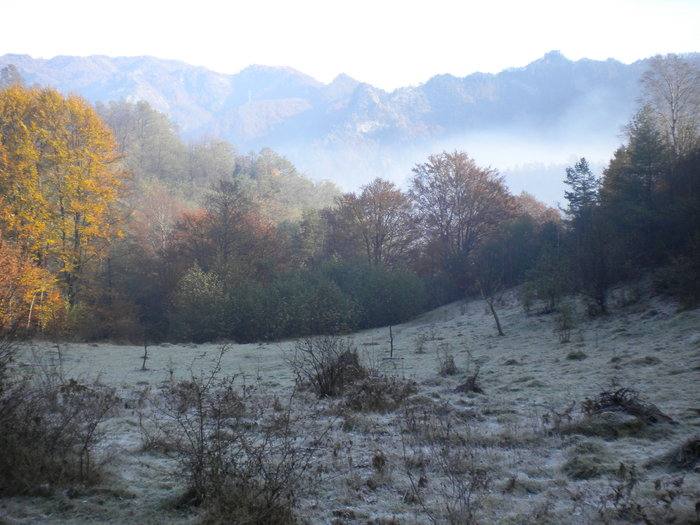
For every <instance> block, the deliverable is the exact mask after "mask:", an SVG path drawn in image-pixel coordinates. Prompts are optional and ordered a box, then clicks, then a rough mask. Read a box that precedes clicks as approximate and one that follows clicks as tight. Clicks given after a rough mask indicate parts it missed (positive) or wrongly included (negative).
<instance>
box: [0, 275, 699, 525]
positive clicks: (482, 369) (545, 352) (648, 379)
mask: <svg viewBox="0 0 700 525" xmlns="http://www.w3.org/2000/svg"><path fill="white" fill-rule="evenodd" d="M610 302H611V309H610V310H611V311H610V313H609V314H608V315H606V316H602V317H597V318H589V317H587V316H586V315H585V314H584V307H583V305H582V304H580V302H572V305H573V311H574V314H573V318H572V319H573V328H572V329H571V332H570V334H568V335H569V337H568V339H569V341H568V342H564V343H562V342H561V341H560V339H561V338H560V336H561V335H562V333H561V331H557V330H556V326H557V318H556V314H546V315H545V314H529V315H526V314H525V313H524V312H523V310H522V307H521V306H520V304H519V302H518V300H517V296H516V292H515V291H512V292H509V293H506V294H505V295H504V296H503V298H502V299H501V300H500V301H499V302H498V304H497V310H498V312H499V315H500V318H501V322H502V325H503V329H504V332H505V336H503V337H499V336H498V335H497V333H496V328H495V325H494V322H493V318H492V317H491V315H490V313H489V312H488V310H487V308H486V305H485V304H484V302H483V301H467V302H460V303H454V304H451V305H447V306H445V307H442V308H439V309H437V310H435V311H432V312H429V313H427V314H425V315H423V316H421V317H419V318H417V319H415V320H413V321H411V322H409V323H406V324H403V325H401V326H395V327H393V337H394V352H393V359H389V330H388V329H375V330H368V331H364V332H360V333H356V334H352V335H350V336H348V340H350V341H352V343H353V344H354V345H355V347H356V348H357V349H358V352H359V355H360V359H361V361H362V362H363V364H365V366H368V367H369V368H371V369H372V371H373V374H374V376H375V377H377V378H383V380H389V381H391V380H395V381H396V382H397V384H400V385H403V386H404V387H405V389H404V391H403V394H402V397H401V399H400V400H397V401H396V402H395V403H394V402H392V400H384V401H383V402H380V403H378V404H376V406H374V405H373V406H367V405H364V404H363V403H362V402H357V398H351V397H349V396H348V395H345V396H339V397H337V398H326V399H320V400H319V399H317V397H316V396H315V395H313V394H312V393H311V392H309V391H296V390H295V388H294V385H295V380H294V379H295V376H294V372H293V370H292V368H291V367H290V365H289V360H290V356H291V354H292V353H293V350H294V346H295V342H294V341H288V342H281V343H270V344H248V345H235V344H231V345H227V347H226V350H225V352H224V353H223V355H222V356H221V361H220V366H221V372H220V373H219V376H236V378H235V379H234V380H233V384H234V385H236V388H240V391H241V392H245V394H244V395H245V398H246V403H247V405H246V406H247V407H248V415H247V416H246V417H247V418H248V420H249V421H251V425H252V426H253V427H254V428H261V426H263V425H264V423H263V420H264V418H265V417H266V416H265V414H267V413H268V412H266V410H267V407H274V408H270V410H272V411H274V412H276V413H278V414H284V415H285V417H286V419H285V421H286V423H285V424H284V425H282V428H283V430H284V432H285V436H286V437H288V438H290V441H289V442H290V443H293V445H292V446H294V447H297V449H298V450H302V451H303V452H304V453H303V467H304V474H303V476H301V475H300V476H298V477H295V481H296V483H297V486H298V490H297V491H296V492H295V506H296V509H297V515H298V516H299V518H300V519H301V520H305V521H307V522H309V523H319V524H320V523H332V524H335V525H340V524H343V523H347V524H351V523H363V524H364V523H375V524H390V523H409V524H410V523H435V522H436V523H512V524H524V523H532V524H535V523H537V524H543V523H643V522H644V521H645V520H647V521H646V522H647V523H671V522H674V523H698V520H699V519H700V516H698V510H697V506H696V505H698V503H700V463H698V459H699V458H698V457H696V456H694V455H693V454H696V455H697V454H698V450H700V445H698V440H699V439H700V438H699V436H700V388H698V385H699V384H700V381H699V380H700V309H693V310H687V311H682V312H680V311H678V310H677V307H676V305H675V304H673V303H672V302H670V301H668V300H665V299H663V298H661V297H658V296H654V295H652V294H651V293H650V291H649V290H648V289H647V288H646V287H645V285H644V284H639V285H637V286H634V287H625V288H621V289H619V290H616V291H615V292H614V293H613V294H612V297H611V301H610ZM565 335H566V334H565ZM220 349H221V345H213V344H212V345H169V344H163V345H159V346H152V347H149V349H148V360H147V361H146V366H147V370H142V356H143V353H144V349H143V347H137V346H116V345H109V344H102V343H101V344H72V343H71V344H61V345H60V346H58V347H57V346H56V345H55V344H49V343H35V344H33V345H27V346H26V347H24V348H23V350H22V355H21V356H20V359H19V364H20V365H21V366H24V367H32V366H46V363H51V362H53V363H54V365H60V367H61V369H62V373H63V374H64V376H65V377H75V378H78V379H79V381H81V382H94V381H98V382H100V383H101V384H106V385H111V386H113V387H115V388H116V389H117V392H118V395H119V397H120V399H121V401H120V403H119V406H118V408H117V409H115V410H114V411H113V413H111V414H110V415H109V417H108V418H107V419H106V420H105V421H104V423H103V424H102V427H101V430H102V431H103V433H104V439H103V440H102V442H101V444H100V446H99V449H98V450H97V451H96V456H97V459H99V460H101V461H104V463H105V464H104V472H105V474H104V476H103V478H102V479H101V481H99V482H98V483H97V484H96V485H95V486H92V487H75V488H72V489H70V490H65V491H61V492H59V493H54V494H53V495H52V496H50V497H38V496H37V497H11V498H4V499H0V523H7V524H15V523H17V524H19V523H66V524H68V523H71V524H74V523H139V524H147V523H153V524H156V523H199V522H200V520H201V519H202V516H201V513H200V511H198V510H197V508H196V507H191V506H190V507H187V506H178V505H176V502H177V501H181V500H182V494H183V492H184V491H185V483H184V482H185V476H184V475H183V474H182V473H181V472H180V470H179V469H180V467H181V463H178V460H177V455H176V454H174V453H173V451H172V450H169V447H168V446H167V443H164V441H167V440H165V438H164V435H166V434H167V431H166V432H165V434H164V433H163V432H162V430H163V428H164V426H163V424H162V419H163V417H164V414H165V412H166V411H165V410H164V409H163V404H162V403H159V401H158V400H159V399H160V398H161V396H162V393H163V391H164V389H166V387H167V385H172V384H174V383H178V382H180V381H187V380H189V379H192V377H193V376H194V377H200V378H201V377H203V378H206V377H209V375H208V374H209V371H210V370H211V369H212V367H213V366H215V363H216V362H217V356H219V354H220ZM59 358H60V359H59ZM42 363H43V364H42ZM452 364H454V367H452ZM470 379H471V382H470ZM464 385H467V386H466V387H464V388H459V387H460V386H464ZM475 386H478V387H479V388H474V387H475ZM465 390H466V391H465ZM475 390H482V392H477V391H475ZM603 393H607V397H606V395H601V394H603ZM356 394H357V392H356ZM616 394H617V396H618V397H617V398H614V396H615V395H616ZM381 395H383V394H377V396H381ZM611 399H613V401H614V399H617V400H618V401H619V400H620V399H622V400H623V401H630V402H633V403H637V405H636V406H637V407H640V406H641V407H642V408H643V409H647V412H645V413H644V414H640V413H636V414H635V413H634V411H633V410H626V408H629V407H628V406H626V405H625V404H624V403H619V404H618V405H615V406H611V405H610V404H608V405H607V406H606V405H605V402H606V401H610V400H611ZM586 400H588V402H587V403H586ZM613 404H614V403H613ZM256 406H259V407H260V411H259V414H258V412H256V409H255V408H254V407H256ZM251 407H253V408H251ZM654 407H655V408H656V409H658V410H659V411H660V412H661V413H662V415H665V416H668V418H670V419H672V420H673V421H672V422H670V421H667V420H666V419H665V418H663V417H656V418H654V417H653V414H654V413H655V412H653V408H654ZM256 414H258V415H256ZM650 414H651V415H650ZM256 425H257V426H256ZM170 431H172V432H176V431H177V430H176V429H175V427H172V428H171V429H170ZM159 432H160V433H159ZM154 436H155V437H154ZM693 447H695V448H693ZM693 451H695V452H693Z"/></svg>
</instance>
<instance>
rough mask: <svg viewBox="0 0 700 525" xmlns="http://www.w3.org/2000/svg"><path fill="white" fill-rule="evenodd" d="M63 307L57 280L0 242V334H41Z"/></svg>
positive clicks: (8, 245) (16, 250) (3, 242)
mask: <svg viewBox="0 0 700 525" xmlns="http://www.w3.org/2000/svg"><path fill="white" fill-rule="evenodd" d="M62 305H63V301H62V299H61V294H60V292H59V291H58V287H57V286H56V279H55V278H54V277H53V276H52V275H51V274H50V273H49V272H48V271H46V270H44V269H42V268H39V267H38V266H37V265H36V264H35V263H34V262H33V261H32V260H31V258H30V257H29V256H27V255H25V254H22V252H21V251H20V250H18V249H17V248H15V247H13V246H11V245H10V243H8V242H6V241H4V240H2V239H0V330H2V331H13V330H17V329H26V330H44V329H45V328H47V327H48V326H49V325H50V323H51V322H52V321H53V320H55V319H56V317H57V316H58V314H59V312H60V311H61V308H62Z"/></svg>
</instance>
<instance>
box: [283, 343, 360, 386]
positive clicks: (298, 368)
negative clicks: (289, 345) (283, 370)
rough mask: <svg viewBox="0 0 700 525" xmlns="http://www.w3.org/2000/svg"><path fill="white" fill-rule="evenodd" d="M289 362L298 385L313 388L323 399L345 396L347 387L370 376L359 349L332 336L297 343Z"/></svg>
mask: <svg viewBox="0 0 700 525" xmlns="http://www.w3.org/2000/svg"><path fill="white" fill-rule="evenodd" d="M288 362H289V364H290V366H291V368H292V371H293V372H294V375H295V377H296V382H297V385H299V386H307V387H309V388H311V390H313V391H314V392H315V393H316V394H318V395H319V396H320V397H334V396H338V395H341V394H343V392H344V390H345V388H346V386H347V385H348V384H350V383H352V382H353V381H357V380H358V379H361V378H363V377H366V375H367V371H366V370H365V368H364V367H362V366H361V365H360V360H359V357H358V354H357V349H356V348H355V347H353V346H352V344H351V343H350V342H348V341H345V340H343V339H340V338H337V337H332V336H320V337H308V338H305V339H301V340H299V341H297V343H296V344H295V345H294V352H293V353H292V355H291V356H289V359H288Z"/></svg>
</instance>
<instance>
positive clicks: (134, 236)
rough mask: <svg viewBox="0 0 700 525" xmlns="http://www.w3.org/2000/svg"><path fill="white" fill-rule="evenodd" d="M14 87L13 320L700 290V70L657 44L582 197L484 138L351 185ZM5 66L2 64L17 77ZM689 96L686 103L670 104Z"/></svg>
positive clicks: (227, 331) (174, 326)
mask: <svg viewBox="0 0 700 525" xmlns="http://www.w3.org/2000/svg"><path fill="white" fill-rule="evenodd" d="M5 77H13V82H12V84H11V85H10V86H8V87H5V88H4V89H2V90H0V189H1V190H2V196H1V197H0V198H1V200H0V228H1V232H2V239H1V243H0V272H1V274H0V281H1V282H0V286H2V288H1V290H2V297H0V308H1V310H0V322H2V325H3V328H4V329H14V330H22V331H25V332H27V333H29V334H33V333H44V334H52V335H53V334H58V335H61V336H65V337H67V336H71V337H76V338H80V339H103V338H108V339H114V340H132V341H133V340H141V339H142V338H146V339H149V340H166V339H177V340H183V341H197V342H201V341H213V340H218V339H230V340H236V341H255V340H265V339H279V338H283V337H293V336H301V335H310V334H321V333H341V332H345V331H349V330H355V329H359V328H367V327H373V326H385V325H391V324H395V323H400V322H403V321H405V320H407V319H410V318H411V317H413V316H415V315H417V314H418V313H420V312H421V311H424V310H425V309H426V308H432V307H435V306H437V305H440V304H444V303H446V302H448V301H451V300H455V299H457V298H461V297H464V296H465V295H468V294H476V295H479V296H481V297H483V298H484V299H485V300H486V301H487V302H488V303H489V305H491V306H493V304H494V298H495V297H497V296H498V294H499V293H500V292H501V291H503V290H504V289H505V288H506V287H510V286H513V285H518V284H523V285H524V286H523V301H524V303H525V305H526V306H527V307H528V308H535V309H538V310H540V311H546V310H550V311H551V310H554V309H556V308H557V307H558V304H559V301H560V299H561V297H563V296H564V295H565V294H568V293H571V292H581V293H583V294H585V295H586V296H587V297H589V298H590V304H591V312H593V313H603V312H605V311H606V309H607V293H608V290H609V289H610V287H611V286H612V285H613V284H614V283H616V282H619V281H620V280H624V279H628V278H632V277H635V276H638V275H639V274H640V272H642V271H645V270H647V269H649V268H655V267H663V268H665V269H666V270H665V273H664V274H663V275H662V277H661V278H660V279H659V286H660V287H661V288H663V289H664V290H665V291H667V292H669V293H674V294H676V295H678V296H679V297H681V298H682V300H683V301H684V304H687V305H691V304H695V303H696V302H697V300H698V298H700V284H698V282H699V281H700V279H699V278H698V277H700V262H699V261H700V217H699V215H700V141H699V140H698V137H699V133H698V130H699V128H700V125H699V123H700V93H699V91H700V88H699V87H698V86H700V82H699V80H700V76H699V75H698V71H697V70H696V69H694V68H693V67H691V65H689V64H688V63H686V62H685V61H684V60H683V59H682V58H681V57H678V56H675V55H670V56H667V57H657V58H656V59H654V60H652V62H651V68H650V70H649V72H648V73H647V74H646V75H645V76H644V77H643V87H644V93H645V99H644V100H643V101H640V107H639V111H638V113H637V114H636V115H635V117H634V118H633V119H632V121H631V122H630V123H629V125H628V126H627V128H626V135H627V140H626V144H625V145H623V146H622V147H620V149H619V150H618V151H616V152H615V154H614V156H613V158H612V160H611V161H610V164H609V166H608V167H607V169H606V170H605V171H604V173H603V174H602V176H600V177H596V176H595V175H594V174H593V173H591V171H590V169H589V166H588V163H587V162H586V160H585V158H582V159H581V160H580V161H579V162H577V163H576V165H575V166H572V167H570V168H569V169H567V171H566V173H565V174H562V176H565V177H566V179H565V182H566V183H567V185H568V187H569V189H568V191H567V192H566V194H565V198H566V201H567V203H568V205H567V208H566V209H565V210H554V209H552V208H548V207H547V206H545V205H543V204H542V203H540V202H538V201H537V200H536V199H534V198H533V197H532V196H530V195H528V194H526V193H523V194H521V195H518V196H514V195H511V194H510V192H509V191H508V188H507V187H506V185H505V183H504V180H503V178H502V177H501V176H500V175H499V174H498V172H497V171H495V170H493V169H491V168H484V167H480V166H477V165H476V164H475V162H474V161H473V160H472V159H470V158H469V157H468V155H467V154H466V153H464V152H459V151H455V152H443V153H441V154H436V155H432V156H430V157H429V158H428V159H426V162H424V163H421V164H418V165H416V166H415V167H414V168H413V176H412V178H411V179H410V181H409V183H408V187H407V189H406V190H405V191H403V190H401V189H400V188H398V187H397V186H396V185H394V184H393V183H391V182H389V181H386V180H382V179H376V180H374V181H372V182H370V183H368V184H367V185H365V186H363V187H362V188H360V189H359V190H358V191H357V192H352V193H346V194H341V193H340V191H338V189H337V188H335V187H334V186H333V185H332V184H330V183H314V182H312V181H311V180H310V179H308V178H306V177H305V176H303V175H302V174H299V173H298V172H297V171H296V169H295V168H294V166H293V165H291V163H289V161H287V160H286V159H285V158H284V157H281V156H279V155H278V154H276V153H275V152H273V151H271V150H262V151H261V152H259V153H251V154H243V155H242V154H239V153H238V152H236V150H235V148H234V147H233V146H232V145H230V144H227V143H224V142H220V141H206V142H197V143H189V144H186V143H184V142H183V141H182V140H181V139H180V138H179V137H178V135H177V131H176V129H175V127H174V126H173V125H172V123H171V122H170V121H169V120H168V119H167V117H165V116H164V115H162V114H160V113H158V112H156V111H154V110H153V109H151V108H150V107H149V106H148V105H147V104H145V103H137V104H132V103H128V102H115V103H110V104H109V105H98V106H97V107H96V108H92V107H90V106H89V105H88V104H87V103H85V102H84V101H82V100H81V99H79V98H77V97H69V98H64V97H61V96H60V95H58V94H57V93H56V92H54V91H52V90H49V89H41V88H26V87H24V86H22V84H21V82H18V81H17V79H16V78H15V77H16V75H15V76H13V75H5ZM0 78H1V76H0ZM669 101H671V102H670V103H669Z"/></svg>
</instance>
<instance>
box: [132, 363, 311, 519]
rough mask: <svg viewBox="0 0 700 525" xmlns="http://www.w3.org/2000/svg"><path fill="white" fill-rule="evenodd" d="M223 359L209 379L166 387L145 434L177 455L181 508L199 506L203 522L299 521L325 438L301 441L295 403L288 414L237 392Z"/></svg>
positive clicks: (266, 399)
mask: <svg viewBox="0 0 700 525" xmlns="http://www.w3.org/2000/svg"><path fill="white" fill-rule="evenodd" d="M222 355H223V350H222V352H221V353H220V355H219V359H218V361H217V362H216V365H215V366H214V369H213V370H212V371H211V372H210V373H208V374H207V375H200V376H195V375H194V374H191V377H190V379H189V380H187V381H182V382H173V383H171V384H169V385H167V386H166V388H165V389H164V391H163V394H162V396H161V397H160V398H159V399H156V400H155V405H156V410H155V413H154V414H153V416H152V417H151V418H150V420H149V426H150V428H148V429H145V430H146V431H147V433H148V435H149V439H153V435H154V434H155V435H156V438H155V439H156V440H157V441H160V442H166V443H168V444H169V448H171V449H172V450H174V451H175V452H176V454H177V458H178V463H179V472H178V474H180V475H183V476H184V477H185V478H186V480H187V490H186V492H185V493H184V494H183V495H182V497H181V498H180V500H179V504H180V505H182V506H195V507H199V508H200V509H201V510H202V522H203V523H245V524H273V525H274V524H293V523H298V521H299V520H298V518H297V517H296V515H295V506H296V502H297V497H298V494H299V492H300V491H303V490H307V488H308V485H305V484H304V482H305V481H306V482H309V479H308V478H307V477H306V472H307V470H308V468H309V465H310V461H311V458H312V454H313V452H314V450H315V447H314V446H312V442H313V441H314V440H318V439H319V435H317V434H316V433H315V432H312V433H310V434H308V433H307V434H305V437H304V438H303V439H302V438H299V437H298V433H297V432H298V431H297V430H296V425H297V424H299V422H298V421H296V420H295V419H294V418H293V417H292V415H291V406H292V402H293V400H290V402H289V405H288V406H287V407H286V408H285V407H282V406H281V402H280V401H279V399H278V398H276V397H274V398H273V397H270V396H255V395H254V390H255V389H254V388H252V387H246V386H244V385H241V386H238V385H237V378H235V377H227V376H224V375H223V374H222V372H221V366H220V363H221V356H222ZM309 417H310V416H309ZM320 432H322V430H319V433H320ZM311 434H313V435H311Z"/></svg>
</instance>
